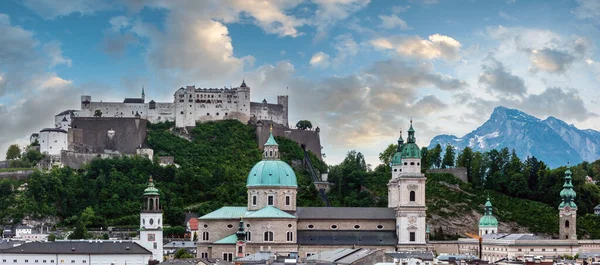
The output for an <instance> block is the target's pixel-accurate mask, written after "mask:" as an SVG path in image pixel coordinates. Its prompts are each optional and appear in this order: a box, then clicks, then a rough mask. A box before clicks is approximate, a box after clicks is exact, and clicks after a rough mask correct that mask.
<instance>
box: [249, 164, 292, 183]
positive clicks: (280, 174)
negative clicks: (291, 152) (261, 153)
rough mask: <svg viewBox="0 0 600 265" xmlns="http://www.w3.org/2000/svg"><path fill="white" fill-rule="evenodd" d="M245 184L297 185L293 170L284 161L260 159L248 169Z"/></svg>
mask: <svg viewBox="0 0 600 265" xmlns="http://www.w3.org/2000/svg"><path fill="white" fill-rule="evenodd" d="M246 186H247V187H252V186H285V187H298V183H297V181H296V174H295V173H294V170H293V169H292V167H290V165H288V164H287V163H286V162H283V161H281V160H262V161H260V162H258V163H256V165H254V167H252V169H251V170H250V174H248V181H247V183H246Z"/></svg>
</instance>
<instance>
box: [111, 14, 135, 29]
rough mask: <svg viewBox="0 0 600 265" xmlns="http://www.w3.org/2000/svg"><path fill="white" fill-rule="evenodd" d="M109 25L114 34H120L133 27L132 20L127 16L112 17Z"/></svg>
mask: <svg viewBox="0 0 600 265" xmlns="http://www.w3.org/2000/svg"><path fill="white" fill-rule="evenodd" d="M108 23H110V26H111V28H112V30H113V31H114V32H119V31H121V29H127V28H129V27H130V26H131V19H130V18H128V17H125V16H116V17H112V18H111V19H110V20H109V21H108Z"/></svg>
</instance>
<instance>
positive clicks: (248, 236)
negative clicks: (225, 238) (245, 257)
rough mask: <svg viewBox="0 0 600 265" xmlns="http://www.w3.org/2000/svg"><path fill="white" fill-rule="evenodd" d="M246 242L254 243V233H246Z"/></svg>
mask: <svg viewBox="0 0 600 265" xmlns="http://www.w3.org/2000/svg"><path fill="white" fill-rule="evenodd" d="M246 241H252V232H250V231H248V232H246Z"/></svg>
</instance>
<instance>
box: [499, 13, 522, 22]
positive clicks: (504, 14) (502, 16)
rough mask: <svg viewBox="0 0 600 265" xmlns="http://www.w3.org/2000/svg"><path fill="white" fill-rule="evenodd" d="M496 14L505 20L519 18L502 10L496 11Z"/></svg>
mask: <svg viewBox="0 0 600 265" xmlns="http://www.w3.org/2000/svg"><path fill="white" fill-rule="evenodd" d="M498 16H499V17H501V18H503V19H505V20H508V21H517V20H519V19H517V18H516V17H514V16H512V15H509V14H508V13H506V12H504V11H499V12H498Z"/></svg>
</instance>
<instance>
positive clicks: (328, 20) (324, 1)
mask: <svg viewBox="0 0 600 265" xmlns="http://www.w3.org/2000/svg"><path fill="white" fill-rule="evenodd" d="M313 2H314V3H315V4H316V5H317V10H316V15H315V17H314V19H312V23H311V25H313V26H314V27H316V29H317V32H316V34H315V37H314V38H313V41H315V42H319V41H321V40H323V39H324V38H325V37H326V36H327V32H328V31H329V29H330V28H332V27H334V26H335V25H336V24H337V23H338V22H339V21H343V20H345V19H346V18H348V17H350V15H352V14H353V13H355V12H357V11H359V10H361V9H363V8H365V7H366V6H367V5H368V4H369V3H370V2H371V1H370V0H313Z"/></svg>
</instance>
